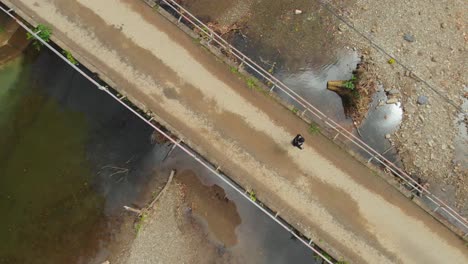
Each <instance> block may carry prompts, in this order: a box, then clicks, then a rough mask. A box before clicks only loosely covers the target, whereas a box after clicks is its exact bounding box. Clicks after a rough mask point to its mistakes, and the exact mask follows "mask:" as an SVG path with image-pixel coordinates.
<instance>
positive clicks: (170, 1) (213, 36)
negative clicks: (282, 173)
mask: <svg viewBox="0 0 468 264" xmlns="http://www.w3.org/2000/svg"><path fill="white" fill-rule="evenodd" d="M161 2H164V3H165V4H166V5H167V6H168V7H170V8H171V9H172V10H173V11H175V12H176V13H177V14H179V15H180V17H179V21H180V19H181V18H184V19H185V20H186V21H188V22H189V23H190V24H192V25H193V26H194V27H195V28H197V29H198V30H200V32H202V33H204V34H205V35H206V36H207V37H209V38H210V40H209V41H214V42H215V43H216V44H218V45H220V46H221V47H222V48H223V49H224V50H225V51H227V52H229V53H230V54H232V55H233V56H234V57H236V58H237V59H239V61H241V64H245V65H246V66H248V67H249V68H250V69H251V70H253V71H254V72H255V73H256V74H258V75H260V76H261V77H263V78H265V79H266V80H267V81H268V82H269V83H271V84H273V86H272V87H271V89H270V91H272V90H273V89H274V88H278V89H280V90H281V91H282V92H283V93H285V94H286V95H287V96H289V97H290V98H291V99H292V100H294V101H295V102H296V103H298V104H299V105H301V106H302V107H304V109H305V110H304V113H303V114H305V113H306V112H307V111H308V112H310V113H311V114H312V115H314V116H315V117H317V118H318V119H319V120H321V121H323V122H324V123H325V124H326V125H328V126H329V127H330V128H331V129H333V130H334V131H336V132H337V133H339V134H340V135H342V136H343V137H345V138H346V139H347V140H349V141H351V142H352V143H353V144H354V145H356V146H357V147H359V148H360V149H361V150H363V151H365V152H366V153H367V154H369V155H370V156H372V157H373V159H375V160H377V161H378V162H379V163H380V164H381V165H382V166H384V167H386V168H387V169H388V170H390V171H391V172H392V173H393V174H394V175H396V176H397V177H398V178H400V179H401V180H403V181H404V182H405V183H406V184H408V185H409V186H410V187H411V188H413V189H416V190H420V192H421V194H423V195H425V196H426V197H427V199H428V200H429V201H431V202H432V203H433V204H435V206H436V209H435V210H434V212H435V211H437V210H438V209H439V208H440V209H441V210H442V211H444V212H446V213H447V214H448V215H449V216H450V218H452V219H453V220H455V222H457V223H459V224H460V225H461V226H463V228H464V229H465V230H464V231H463V230H462V232H464V233H465V236H466V235H467V234H468V220H467V219H466V218H464V217H463V216H461V215H460V214H459V213H458V212H457V211H456V210H455V209H453V208H452V207H450V206H449V205H447V204H446V203H445V202H444V201H442V200H441V199H440V198H439V197H437V196H436V195H434V194H433V193H431V192H430V191H429V190H428V189H426V188H425V187H424V186H422V185H421V184H419V183H418V182H417V181H416V180H415V179H413V178H412V177H411V176H409V175H408V174H407V173H406V172H404V171H403V170H402V169H400V168H399V167H398V166H396V165H395V164H394V163H392V162H391V161H389V160H388V159H387V158H385V157H384V156H383V155H381V154H380V153H379V152H377V151H376V150H374V149H373V148H372V147H370V146H369V145H368V144H366V143H365V142H364V141H362V140H361V139H360V138H358V137H357V136H355V135H354V134H353V133H351V132H349V131H348V130H346V129H345V128H343V127H342V126H341V125H340V124H338V123H337V122H335V121H334V120H333V119H331V118H329V117H328V116H327V115H326V114H324V113H323V112H321V111H320V110H319V109H317V108H316V107H315V106H314V105H312V104H311V103H310V102H309V101H308V100H306V99H304V98H303V97H301V96H300V95H299V94H297V93H296V92H295V91H294V90H292V89H291V88H289V87H288V86H287V85H286V84H284V83H283V82H281V81H280V80H279V79H278V78H276V77H275V76H273V75H272V74H271V73H270V72H268V71H267V70H265V69H264V68H263V67H261V66H260V65H258V64H257V63H256V62H255V61H253V60H252V59H251V58H249V57H247V55H245V54H244V53H242V52H241V51H239V50H238V49H237V48H235V47H234V46H232V45H231V44H229V43H228V42H227V41H226V40H225V39H224V38H222V37H221V36H220V35H218V34H217V33H216V32H215V31H214V30H212V29H211V28H209V27H208V26H207V25H206V24H204V23H203V22H202V21H200V20H199V19H198V18H197V17H195V16H194V15H193V14H191V13H190V12H189V11H188V10H187V9H185V8H184V7H182V6H181V5H180V4H178V3H177V2H175V1H174V0H161ZM441 216H442V215H441ZM442 217H444V216H442ZM445 218H446V217H445Z"/></svg>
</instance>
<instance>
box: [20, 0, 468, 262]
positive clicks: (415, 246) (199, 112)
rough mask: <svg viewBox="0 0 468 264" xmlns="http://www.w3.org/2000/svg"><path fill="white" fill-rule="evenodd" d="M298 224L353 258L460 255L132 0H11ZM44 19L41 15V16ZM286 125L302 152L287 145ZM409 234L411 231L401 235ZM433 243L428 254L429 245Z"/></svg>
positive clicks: (413, 212) (389, 190)
mask: <svg viewBox="0 0 468 264" xmlns="http://www.w3.org/2000/svg"><path fill="white" fill-rule="evenodd" d="M12 2H14V3H16V4H17V5H18V6H19V7H20V8H21V9H22V10H23V11H24V12H26V13H28V14H29V15H33V16H35V19H37V16H40V17H41V20H39V21H41V22H45V23H46V24H49V25H54V26H53V27H54V34H55V38H56V39H60V40H61V41H62V42H64V43H66V45H67V46H69V47H70V50H73V51H74V53H75V54H76V55H77V56H78V58H86V61H83V64H85V65H92V66H94V67H97V68H99V69H100V73H102V76H105V78H108V79H110V80H112V82H113V83H114V84H116V86H115V88H116V89H118V90H121V91H122V92H124V93H127V94H129V95H130V97H131V98H132V99H134V100H136V101H138V102H140V103H143V104H144V105H146V106H147V107H148V108H150V109H151V110H153V111H154V112H155V113H157V115H158V116H159V118H160V119H161V120H159V121H164V122H163V123H165V124H166V125H167V126H168V127H170V128H171V129H172V130H173V131H174V132H177V133H178V134H179V135H180V136H181V138H183V139H184V141H185V142H187V143H188V144H189V145H190V146H192V147H194V148H195V149H196V150H197V151H199V152H200V153H202V154H203V155H204V156H206V157H207V158H208V159H209V160H210V161H212V162H213V163H215V164H219V165H220V166H221V168H222V170H223V171H225V172H226V173H227V174H228V175H229V176H231V177H232V178H234V179H235V180H236V181H238V182H239V183H241V184H242V185H243V186H245V187H247V188H249V189H254V190H255V192H256V193H257V195H258V197H259V198H260V199H261V200H262V201H264V202H265V203H266V204H268V205H269V206H271V207H272V208H274V209H275V210H278V211H279V212H280V214H281V215H282V216H283V217H284V218H286V219H287V220H288V221H289V222H291V223H292V224H294V225H295V226H297V227H298V228H299V230H300V231H302V232H304V233H305V234H306V235H308V236H311V237H313V238H317V237H320V238H321V239H323V241H324V242H318V241H317V243H318V244H323V246H324V247H325V249H327V250H328V249H329V250H332V249H333V250H332V251H334V252H338V253H336V254H337V255H339V256H337V257H343V258H344V259H346V260H348V261H350V262H354V263H443V262H450V263H465V262H467V261H468V253H467V252H466V249H465V247H464V245H463V242H462V241H461V240H459V239H458V238H457V237H456V236H455V235H453V234H452V233H450V232H449V231H448V230H447V229H446V228H445V227H443V226H442V225H440V224H439V223H437V222H436V221H435V220H434V219H432V218H431V217H430V216H429V215H427V214H426V213H425V212H423V211H422V210H421V209H420V208H418V207H416V206H415V205H414V204H413V203H411V202H410V201H408V200H407V199H406V198H404V197H403V196H402V195H401V194H400V193H398V192H397V191H396V190H395V189H393V187H391V186H389V185H387V184H386V183H384V182H382V180H381V179H380V178H378V177H376V176H375V175H373V174H372V172H371V171H369V170H368V169H367V168H366V167H364V166H363V165H362V164H360V163H358V162H357V161H356V160H354V159H353V158H352V157H351V156H349V155H348V154H346V153H344V152H343V151H342V150H340V149H339V148H338V147H337V146H336V145H334V144H333V143H332V142H330V141H328V140H327V139H325V138H324V137H322V136H320V135H313V136H312V135H308V134H307V127H306V126H305V124H304V123H303V122H302V121H301V120H299V119H298V118H296V117H294V115H292V113H290V112H288V111H286V110H285V109H284V108H282V107H281V106H279V105H277V104H276V103H274V102H273V101H272V100H270V99H269V98H267V97H265V96H263V95H262V94H259V93H256V92H255V91H251V90H248V89H246V88H245V84H244V83H243V82H242V81H241V80H239V79H238V78H237V77H236V76H234V75H232V74H231V73H230V72H229V68H228V67H226V66H225V65H223V64H222V63H221V62H219V61H216V60H215V59H214V58H213V57H212V55H211V54H209V53H207V52H206V51H205V50H203V49H201V48H200V47H198V46H196V45H195V44H194V43H193V41H192V40H191V39H189V38H188V37H187V36H186V35H184V33H182V32H181V31H179V30H178V29H177V28H175V27H174V26H173V25H172V24H170V23H169V22H168V21H166V20H165V19H164V18H162V17H161V16H159V15H157V14H155V13H153V12H151V9H149V8H147V7H146V6H145V5H143V4H142V3H141V2H133V3H132V4H130V1H117V2H116V1H111V0H103V1H91V0H79V1H71V0H66V1H58V0H57V1H46V0H44V1H33V0H21V1H12ZM42 19H43V20H42ZM296 133H302V134H303V135H307V136H306V146H305V150H303V151H299V150H297V149H293V148H292V147H291V146H290V140H291V139H292V137H293V136H294V135H295V134H296ZM409 234H410V235H409ZM431 249H437V250H431Z"/></svg>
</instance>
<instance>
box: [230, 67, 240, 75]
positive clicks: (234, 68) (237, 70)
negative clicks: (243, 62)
mask: <svg viewBox="0 0 468 264" xmlns="http://www.w3.org/2000/svg"><path fill="white" fill-rule="evenodd" d="M230 70H231V72H232V73H235V74H238V73H239V69H237V67H234V66H231V68H230Z"/></svg>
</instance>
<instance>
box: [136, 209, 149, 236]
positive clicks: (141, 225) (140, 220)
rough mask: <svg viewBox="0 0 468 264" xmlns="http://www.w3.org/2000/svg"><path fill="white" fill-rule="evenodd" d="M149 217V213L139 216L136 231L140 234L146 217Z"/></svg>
mask: <svg viewBox="0 0 468 264" xmlns="http://www.w3.org/2000/svg"><path fill="white" fill-rule="evenodd" d="M147 218H148V215H147V214H145V213H144V214H142V215H141V216H140V217H139V218H138V221H137V223H136V224H135V232H136V233H137V234H138V233H139V232H140V230H141V228H142V227H143V223H144V222H145V221H146V219H147Z"/></svg>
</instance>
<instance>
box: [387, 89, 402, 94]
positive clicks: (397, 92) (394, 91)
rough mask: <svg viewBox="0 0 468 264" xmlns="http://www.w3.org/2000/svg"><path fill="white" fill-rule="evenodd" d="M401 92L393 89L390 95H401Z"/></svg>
mask: <svg viewBox="0 0 468 264" xmlns="http://www.w3.org/2000/svg"><path fill="white" fill-rule="evenodd" d="M399 93H400V91H398V90H397V89H391V90H389V91H388V94H391V95H396V94H399Z"/></svg>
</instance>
